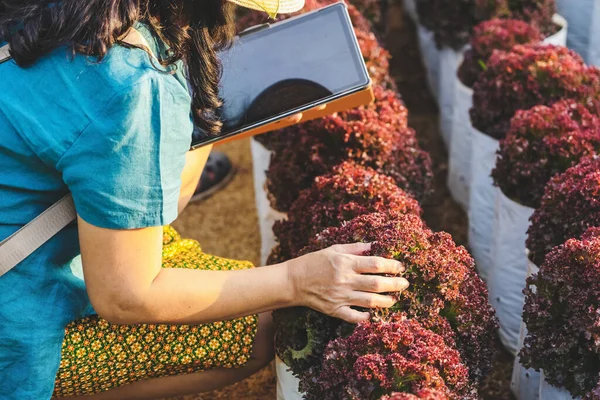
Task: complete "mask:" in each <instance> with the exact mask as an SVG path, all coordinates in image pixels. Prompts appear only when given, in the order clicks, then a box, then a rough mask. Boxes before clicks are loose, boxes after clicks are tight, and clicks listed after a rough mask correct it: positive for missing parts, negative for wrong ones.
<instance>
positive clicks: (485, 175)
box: [469, 128, 498, 281]
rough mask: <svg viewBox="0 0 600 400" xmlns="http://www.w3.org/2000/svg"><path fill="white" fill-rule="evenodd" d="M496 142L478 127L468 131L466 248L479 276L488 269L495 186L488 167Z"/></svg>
mask: <svg viewBox="0 0 600 400" xmlns="http://www.w3.org/2000/svg"><path fill="white" fill-rule="evenodd" d="M496 150H498V141H497V140H496V139H494V138H492V137H490V136H488V135H486V134H484V133H482V132H480V131H479V130H477V129H475V128H473V129H472V130H471V190H470V193H469V247H470V249H471V254H473V258H474V259H475V264H476V266H477V270H478V271H479V275H480V276H481V278H482V279H484V280H486V281H487V280H488V277H489V275H490V271H491V269H492V265H493V264H492V245H493V239H494V209H495V204H496V194H497V191H496V188H495V187H494V185H493V181H492V177H491V176H490V174H491V173H492V169H493V168H494V166H495V165H496Z"/></svg>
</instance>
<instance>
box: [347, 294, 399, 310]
mask: <svg viewBox="0 0 600 400" xmlns="http://www.w3.org/2000/svg"><path fill="white" fill-rule="evenodd" d="M397 301H398V300H397V299H396V298H395V297H394V296H386V295H383V294H376V293H366V292H354V294H353V295H352V298H351V299H350V305H351V306H356V307H364V308H390V307H391V306H393V305H394V304H396V302H397Z"/></svg>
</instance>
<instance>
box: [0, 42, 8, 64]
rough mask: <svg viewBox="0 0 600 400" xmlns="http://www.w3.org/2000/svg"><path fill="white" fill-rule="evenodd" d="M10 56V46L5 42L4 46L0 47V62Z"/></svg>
mask: <svg viewBox="0 0 600 400" xmlns="http://www.w3.org/2000/svg"><path fill="white" fill-rule="evenodd" d="M9 58H10V47H9V46H8V45H7V44H5V45H4V46H1V47H0V64H2V63H3V62H4V61H8V59H9Z"/></svg>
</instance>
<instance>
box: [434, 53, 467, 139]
mask: <svg viewBox="0 0 600 400" xmlns="http://www.w3.org/2000/svg"><path fill="white" fill-rule="evenodd" d="M465 50H466V47H465V48H464V49H463V50H461V51H455V50H453V49H451V48H444V49H442V50H441V51H440V52H439V60H440V61H439V62H440V66H439V68H440V70H439V78H438V79H439V87H438V94H439V109H440V132H441V134H442V138H443V139H444V144H446V147H450V143H451V138H452V121H453V116H454V108H455V107H456V104H457V103H456V101H457V98H456V91H457V84H456V73H457V71H458V67H459V66H460V63H461V62H462V59H463V55H464V53H465Z"/></svg>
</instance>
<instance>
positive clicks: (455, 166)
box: [447, 74, 473, 212]
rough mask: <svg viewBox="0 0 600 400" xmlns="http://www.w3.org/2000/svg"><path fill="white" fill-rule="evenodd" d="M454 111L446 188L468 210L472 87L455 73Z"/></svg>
mask: <svg viewBox="0 0 600 400" xmlns="http://www.w3.org/2000/svg"><path fill="white" fill-rule="evenodd" d="M454 82H455V85H456V88H455V91H454V95H455V96H454V111H453V116H452V127H451V132H452V133H451V135H450V147H449V150H448V182H447V184H448V189H450V193H451V194H452V197H453V198H454V200H455V201H456V202H457V203H458V204H460V206H461V207H462V208H463V209H464V210H465V211H467V212H468V211H469V191H470V186H471V130H472V129H473V127H472V126H471V117H470V116H469V110H470V109H471V107H472V106H473V89H471V88H469V87H467V86H465V85H464V84H463V83H462V82H461V80H460V79H458V76H457V75H456V74H455V76H454Z"/></svg>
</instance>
